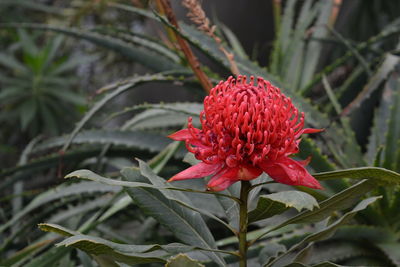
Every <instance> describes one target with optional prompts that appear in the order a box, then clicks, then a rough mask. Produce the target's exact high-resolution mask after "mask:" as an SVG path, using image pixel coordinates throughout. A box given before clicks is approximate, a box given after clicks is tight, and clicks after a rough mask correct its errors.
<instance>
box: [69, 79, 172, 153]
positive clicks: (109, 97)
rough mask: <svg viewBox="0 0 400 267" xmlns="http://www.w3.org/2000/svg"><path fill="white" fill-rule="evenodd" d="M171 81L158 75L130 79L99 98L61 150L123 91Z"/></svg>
mask: <svg viewBox="0 0 400 267" xmlns="http://www.w3.org/2000/svg"><path fill="white" fill-rule="evenodd" d="M168 80H171V78H168V77H165V76H163V75H160V74H156V75H144V76H139V77H135V78H132V79H131V80H130V81H129V82H127V83H125V84H124V85H121V86H119V87H117V88H116V89H115V90H114V91H112V92H111V93H108V94H107V95H105V96H104V97H103V98H101V99H100V100H99V101H98V102H96V104H94V106H93V107H92V108H91V109H90V110H89V111H88V112H87V113H86V114H85V116H84V117H83V118H82V119H81V120H80V121H79V122H78V124H77V125H76V126H75V128H74V130H73V131H72V133H71V135H70V137H69V139H68V141H67V142H66V143H65V145H64V146H63V150H66V149H67V148H68V147H69V145H70V144H71V142H72V140H73V139H74V138H75V136H76V135H77V134H78V132H79V131H80V130H81V129H82V128H83V127H84V125H85V124H86V123H87V122H88V121H89V120H90V119H91V118H92V117H93V115H94V114H95V113H97V112H98V111H99V110H100V109H101V108H102V107H103V106H104V105H105V104H107V103H108V102H109V101H110V100H112V99H114V98H115V97H116V96H118V95H120V94H122V93H124V92H125V91H127V90H129V89H132V88H134V87H136V86H138V85H140V84H143V83H148V82H155V81H157V82H165V81H168Z"/></svg>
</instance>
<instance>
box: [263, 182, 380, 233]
mask: <svg viewBox="0 0 400 267" xmlns="http://www.w3.org/2000/svg"><path fill="white" fill-rule="evenodd" d="M374 188H376V185H375V184H374V183H372V182H371V181H368V180H364V181H361V182H359V183H357V184H355V185H353V186H351V187H349V188H347V189H346V190H343V191H342V192H340V193H337V194H336V195H333V196H332V197H330V198H328V199H327V200H324V201H322V202H320V203H319V209H314V210H313V211H304V212H302V213H300V214H298V215H296V216H294V217H292V218H290V219H289V220H287V221H285V222H283V223H281V224H279V225H277V226H275V227H272V228H270V229H268V230H266V231H263V232H262V233H260V234H259V235H258V236H257V237H256V238H255V240H257V239H260V238H262V237H263V236H265V235H267V234H269V233H271V232H273V231H275V230H277V229H280V228H282V227H284V226H287V225H289V224H296V223H314V222H319V221H322V220H323V219H325V218H328V217H329V216H330V215H331V214H332V213H333V212H334V211H337V210H343V209H346V208H349V207H351V206H352V205H353V204H354V203H355V202H357V201H358V200H359V198H360V197H361V196H363V195H364V194H365V193H367V192H369V191H371V190H373V189H374Z"/></svg>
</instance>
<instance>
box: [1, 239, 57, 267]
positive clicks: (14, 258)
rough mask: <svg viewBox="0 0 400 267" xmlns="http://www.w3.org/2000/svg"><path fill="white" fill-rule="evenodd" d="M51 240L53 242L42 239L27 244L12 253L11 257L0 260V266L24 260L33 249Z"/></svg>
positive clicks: (37, 248)
mask: <svg viewBox="0 0 400 267" xmlns="http://www.w3.org/2000/svg"><path fill="white" fill-rule="evenodd" d="M52 242H53V240H44V241H40V242H36V243H34V244H32V245H29V246H27V247H25V248H23V249H21V250H19V251H17V252H15V253H14V254H13V255H11V257H9V258H7V259H4V260H0V265H1V266H12V265H13V264H16V263H18V262H20V261H22V260H24V258H27V257H29V256H30V255H31V254H33V253H34V252H35V251H37V250H39V249H41V248H43V247H44V246H46V245H48V244H50V243H52Z"/></svg>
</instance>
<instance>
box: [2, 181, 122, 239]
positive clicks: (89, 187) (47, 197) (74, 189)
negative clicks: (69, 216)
mask: <svg viewBox="0 0 400 267" xmlns="http://www.w3.org/2000/svg"><path fill="white" fill-rule="evenodd" d="M118 190H120V188H118V187H113V186H107V185H100V184H93V183H91V182H81V183H76V184H72V185H61V186H58V187H56V188H53V189H51V190H48V191H46V192H44V193H42V194H40V195H38V196H37V197H36V198H34V199H33V200H32V201H31V202H30V203H29V204H28V205H27V206H25V207H24V209H23V210H21V211H20V212H18V213H17V214H15V215H14V216H13V217H12V218H11V219H10V220H8V221H7V222H6V223H4V224H3V225H1V226H0V232H3V231H4V230H6V229H8V228H9V227H11V226H12V225H13V224H15V223H16V222H18V221H19V220H21V218H23V216H25V215H27V214H29V213H30V212H32V211H33V210H35V209H37V208H39V207H41V206H43V205H46V204H48V203H49V202H52V201H55V200H58V199H61V198H64V197H67V196H71V195H77V194H85V193H87V194H93V193H106V192H107V193H109V192H116V191H118Z"/></svg>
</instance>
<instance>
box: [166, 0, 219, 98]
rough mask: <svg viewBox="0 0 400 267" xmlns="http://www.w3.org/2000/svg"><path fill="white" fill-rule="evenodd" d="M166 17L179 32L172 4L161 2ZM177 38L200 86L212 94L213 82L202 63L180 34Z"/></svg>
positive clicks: (176, 33)
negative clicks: (201, 65)
mask: <svg viewBox="0 0 400 267" xmlns="http://www.w3.org/2000/svg"><path fill="white" fill-rule="evenodd" d="M160 3H161V5H162V7H163V9H164V12H165V15H166V17H167V19H168V21H169V23H171V24H172V25H173V26H174V27H175V28H176V29H177V30H179V29H180V28H179V24H178V20H177V19H176V17H175V14H174V11H173V10H172V7H171V3H170V1H169V0H161V1H160ZM175 38H176V40H177V41H178V45H179V47H180V48H181V50H182V52H183V54H184V55H185V57H186V59H187V61H188V63H189V66H190V67H191V68H192V70H193V72H194V74H195V75H196V77H197V79H199V81H200V84H201V85H202V86H203V88H204V90H205V91H206V92H210V90H211V88H212V87H213V86H212V83H211V81H210V80H209V79H208V77H207V75H206V74H205V73H204V72H203V70H202V69H201V67H200V63H199V61H198V60H197V58H196V56H195V55H194V54H193V51H192V49H191V48H190V46H189V44H188V43H187V42H186V40H185V39H183V38H182V37H181V36H180V35H179V33H178V32H175Z"/></svg>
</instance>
